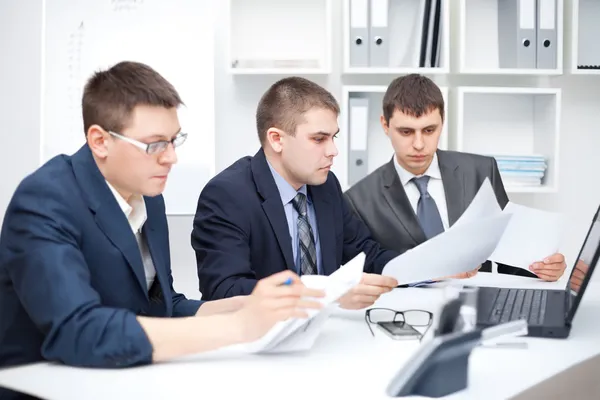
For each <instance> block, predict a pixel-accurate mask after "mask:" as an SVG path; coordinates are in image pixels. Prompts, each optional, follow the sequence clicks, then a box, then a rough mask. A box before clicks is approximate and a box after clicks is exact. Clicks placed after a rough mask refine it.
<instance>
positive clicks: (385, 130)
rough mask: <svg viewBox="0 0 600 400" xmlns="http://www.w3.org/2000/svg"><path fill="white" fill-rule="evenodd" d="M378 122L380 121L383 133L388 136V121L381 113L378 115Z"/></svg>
mask: <svg viewBox="0 0 600 400" xmlns="http://www.w3.org/2000/svg"><path fill="white" fill-rule="evenodd" d="M379 122H380V123H381V127H382V128H383V131H384V132H385V135H386V136H388V137H389V136H390V134H389V130H390V127H389V126H388V123H387V121H386V120H385V117H384V116H383V114H381V116H380V117H379Z"/></svg>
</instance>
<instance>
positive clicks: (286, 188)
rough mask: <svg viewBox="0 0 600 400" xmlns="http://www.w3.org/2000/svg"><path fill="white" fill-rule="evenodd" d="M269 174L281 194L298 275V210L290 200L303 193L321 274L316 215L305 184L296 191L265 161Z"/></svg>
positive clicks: (318, 268) (320, 273)
mask: <svg viewBox="0 0 600 400" xmlns="http://www.w3.org/2000/svg"><path fill="white" fill-rule="evenodd" d="M267 164H269V169H270V170H271V174H272V175H273V178H274V179H275V184H276V185H277V189H278V190H279V195H280V196H281V202H282V203H283V210H284V211H285V218H286V219H287V224H288V229H289V232H290V240H291V242H292V251H293V253H294V263H295V264H296V273H297V274H298V275H300V241H299V240H298V222H297V221H298V212H297V211H296V209H295V208H294V205H293V203H292V200H293V199H294V197H296V194H298V193H304V195H305V196H306V208H307V211H308V222H310V226H311V228H312V231H313V235H315V238H314V239H315V249H316V250H317V271H318V273H319V275H322V274H323V272H322V271H323V269H322V267H321V246H320V244H319V229H318V228H317V215H316V213H315V207H314V206H313V203H312V200H311V198H310V196H309V195H308V193H307V190H306V185H303V186H302V187H301V188H300V189H299V190H298V191H296V190H295V189H294V188H293V187H292V185H290V184H289V183H288V182H287V181H286V180H285V179H283V177H282V176H281V175H279V173H278V172H277V171H275V169H273V167H272V166H271V164H270V163H269V162H268V161H267Z"/></svg>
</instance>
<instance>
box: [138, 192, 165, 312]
mask: <svg viewBox="0 0 600 400" xmlns="http://www.w3.org/2000/svg"><path fill="white" fill-rule="evenodd" d="M144 201H145V202H146V213H147V214H148V218H147V219H146V222H145V223H144V227H143V229H142V234H143V236H144V238H145V239H146V243H147V244H148V251H149V252H150V256H151V257H152V263H153V264H154V269H155V270H156V278H157V279H158V283H159V284H160V289H161V291H160V292H158V293H156V296H152V298H151V299H150V300H151V301H153V302H155V303H160V302H162V303H163V304H165V306H166V308H167V315H171V310H170V307H171V302H170V301H166V297H165V294H170V293H171V283H170V282H169V279H168V276H167V271H166V270H165V268H164V267H165V265H167V263H168V262H170V260H165V254H164V253H163V252H162V251H161V250H162V248H163V247H164V245H165V244H164V243H161V235H160V234H159V229H158V228H157V226H156V225H157V218H155V217H154V216H155V215H157V213H161V212H162V211H160V209H159V207H158V204H157V200H156V199H154V198H146V197H145V198H144Z"/></svg>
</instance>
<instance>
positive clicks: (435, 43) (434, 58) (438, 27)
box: [431, 0, 442, 68]
mask: <svg viewBox="0 0 600 400" xmlns="http://www.w3.org/2000/svg"><path fill="white" fill-rule="evenodd" d="M433 24H434V25H433V40H432V44H431V67H432V68H438V67H440V66H441V61H440V52H441V48H442V0H436V4H435V13H434V23H433Z"/></svg>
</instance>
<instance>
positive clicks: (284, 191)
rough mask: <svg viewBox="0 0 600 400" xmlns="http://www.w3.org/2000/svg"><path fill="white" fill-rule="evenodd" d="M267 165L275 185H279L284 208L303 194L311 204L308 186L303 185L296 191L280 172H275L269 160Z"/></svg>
mask: <svg viewBox="0 0 600 400" xmlns="http://www.w3.org/2000/svg"><path fill="white" fill-rule="evenodd" d="M267 164H268V165H269V169H270V170H271V175H273V179H275V185H277V189H278V190H279V196H280V197H281V202H282V203H283V205H284V206H285V205H286V204H288V203H289V202H291V201H292V200H293V199H294V197H296V195H297V194H298V193H303V194H304V195H305V196H306V200H307V202H308V203H309V204H310V199H309V198H308V196H307V190H306V185H302V187H300V189H298V190H297V191H296V189H294V188H293V187H292V185H290V184H289V183H288V181H286V180H285V179H284V178H283V177H282V176H281V175H279V172H277V171H275V168H273V166H272V165H271V163H270V162H269V160H267Z"/></svg>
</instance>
